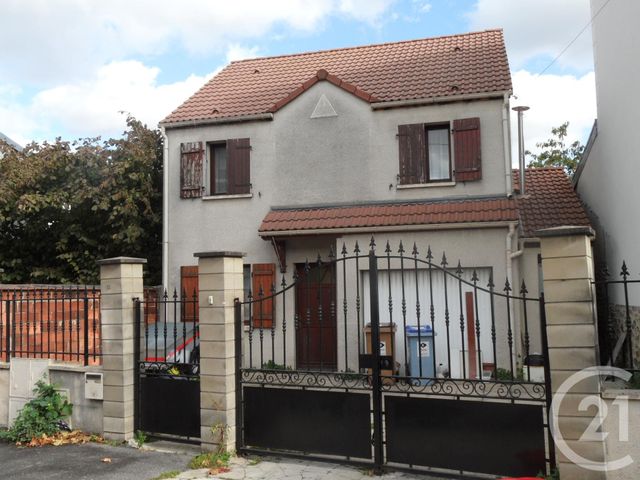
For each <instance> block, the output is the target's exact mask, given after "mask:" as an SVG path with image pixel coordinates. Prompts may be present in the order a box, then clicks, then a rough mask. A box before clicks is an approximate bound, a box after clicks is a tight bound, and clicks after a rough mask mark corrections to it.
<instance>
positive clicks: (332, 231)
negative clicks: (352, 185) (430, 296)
mask: <svg viewBox="0 0 640 480" xmlns="http://www.w3.org/2000/svg"><path fill="white" fill-rule="evenodd" d="M517 223H518V221H517V220H510V221H500V222H464V223H430V224H421V225H384V226H374V227H348V228H318V229H305V230H274V231H266V232H258V235H260V236H261V237H262V238H263V239H265V240H269V239H271V238H274V237H278V238H281V237H300V236H311V235H357V234H362V233H376V232H389V233H390V232H420V231H428V230H432V231H433V230H463V229H481V228H508V227H509V226H510V225H516V224H517Z"/></svg>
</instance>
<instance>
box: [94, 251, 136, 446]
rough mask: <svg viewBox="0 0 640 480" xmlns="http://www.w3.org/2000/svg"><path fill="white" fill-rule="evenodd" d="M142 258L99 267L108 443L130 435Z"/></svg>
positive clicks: (105, 262) (103, 262)
mask: <svg viewBox="0 0 640 480" xmlns="http://www.w3.org/2000/svg"><path fill="white" fill-rule="evenodd" d="M145 263H147V261H146V260H144V259H142V258H130V257H117V258H108V259H105V260H100V261H98V264H99V265H100V291H101V294H100V318H101V320H100V336H101V337H100V338H101V340H102V371H103V372H104V378H103V384H104V401H103V403H102V408H103V417H104V418H103V430H104V436H105V437H106V438H109V439H111V440H129V439H130V438H133V434H134V428H135V427H134V400H133V395H134V391H133V390H134V388H133V384H134V381H133V376H134V358H133V352H134V343H135V340H134V339H135V336H134V320H135V319H134V307H133V299H134V298H140V299H142V296H143V293H144V292H143V284H142V266H143V265H144V264H145Z"/></svg>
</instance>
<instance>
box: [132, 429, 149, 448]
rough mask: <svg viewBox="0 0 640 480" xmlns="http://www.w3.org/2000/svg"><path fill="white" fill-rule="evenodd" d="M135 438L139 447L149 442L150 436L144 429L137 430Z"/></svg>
mask: <svg viewBox="0 0 640 480" xmlns="http://www.w3.org/2000/svg"><path fill="white" fill-rule="evenodd" d="M134 440H135V442H136V444H137V445H138V448H140V447H142V446H143V445H144V444H145V443H146V442H147V440H148V438H147V436H146V435H145V433H144V432H143V431H141V430H136V433H135V435H134Z"/></svg>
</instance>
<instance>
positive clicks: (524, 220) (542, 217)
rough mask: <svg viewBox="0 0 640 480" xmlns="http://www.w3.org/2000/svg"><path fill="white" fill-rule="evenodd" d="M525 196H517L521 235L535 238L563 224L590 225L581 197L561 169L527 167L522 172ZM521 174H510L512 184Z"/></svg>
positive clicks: (514, 183)
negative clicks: (540, 232)
mask: <svg viewBox="0 0 640 480" xmlns="http://www.w3.org/2000/svg"><path fill="white" fill-rule="evenodd" d="M524 179H525V185H524V189H525V196H524V197H517V198H516V203H517V205H518V210H519V212H520V222H521V228H522V232H523V234H524V236H525V237H535V236H536V235H535V232H536V230H540V229H543V228H551V227H560V226H563V225H571V226H591V223H590V222H589V217H587V213H586V210H585V208H584V205H583V204H582V201H581V200H580V197H578V194H577V193H576V191H575V190H574V189H573V185H572V184H571V180H570V179H569V177H568V176H567V175H566V174H565V173H564V170H563V169H562V168H529V169H527V170H526V171H525V176H524ZM519 182H520V173H519V172H518V171H517V170H514V171H513V185H514V186H516V185H519Z"/></svg>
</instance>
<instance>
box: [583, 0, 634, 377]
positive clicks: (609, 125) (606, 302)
mask: <svg viewBox="0 0 640 480" xmlns="http://www.w3.org/2000/svg"><path fill="white" fill-rule="evenodd" d="M591 12H592V15H596V14H597V16H595V18H594V20H593V23H592V27H591V28H592V34H593V53H594V66H595V79H596V97H597V108H598V120H597V122H596V123H594V127H593V130H592V132H591V136H590V138H589V142H588V145H587V148H586V151H585V155H584V157H583V159H582V161H581V162H580V164H579V165H578V168H577V170H576V174H575V175H574V179H573V181H574V185H575V187H576V189H577V191H578V193H579V194H580V196H581V197H582V199H583V200H584V202H585V204H586V205H587V207H588V209H589V211H590V215H591V217H592V220H593V224H594V227H595V228H596V233H597V236H596V247H597V249H596V265H597V267H598V271H597V273H598V274H600V273H601V271H602V270H603V269H604V267H605V266H606V268H607V270H608V272H609V274H610V277H609V279H610V280H620V279H621V276H620V273H621V270H622V263H623V261H625V262H626V265H627V267H628V273H629V279H633V280H637V279H640V276H639V274H638V272H640V249H638V238H640V222H638V217H637V215H638V212H637V208H638V205H639V204H640V191H639V190H638V186H637V185H636V182H635V179H636V178H637V177H638V176H639V175H640V154H639V153H638V140H637V137H636V135H635V126H636V125H637V123H638V119H639V118H640V95H638V94H637V86H638V84H639V83H640V56H639V55H638V52H640V32H639V31H638V28H637V19H638V18H640V2H629V1H610V2H607V1H606V0H592V1H591ZM598 12H599V13H598ZM599 279H600V280H604V277H602V278H599ZM628 294H629V304H630V305H631V309H630V313H631V318H632V319H633V322H631V325H635V332H634V335H633V349H634V350H635V362H636V365H637V364H640V328H638V325H640V289H638V288H637V286H636V285H634V284H632V285H630V286H629V288H628ZM626 314H627V312H626V306H625V297H624V289H623V288H622V286H621V285H615V284H614V285H610V286H609V287H608V289H607V291H605V289H601V290H600V291H599V317H600V321H601V322H600V332H601V334H602V335H604V333H606V332H607V331H610V330H612V332H611V333H613V335H612V336H611V338H609V339H608V340H605V338H604V336H601V342H603V341H608V342H609V343H611V345H610V348H613V345H614V344H615V342H616V341H617V339H619V338H622V337H621V335H620V333H621V332H622V331H625V330H626V327H622V326H621V324H624V323H626V319H625V317H626ZM607 318H609V319H610V320H611V323H610V324H607ZM616 321H618V322H620V324H619V325H618V326H617V327H616V326H613V325H614V324H615V322H616ZM612 326H613V327H612ZM632 328H633V327H632Z"/></svg>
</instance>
